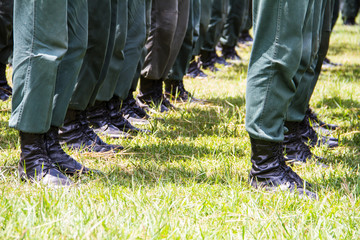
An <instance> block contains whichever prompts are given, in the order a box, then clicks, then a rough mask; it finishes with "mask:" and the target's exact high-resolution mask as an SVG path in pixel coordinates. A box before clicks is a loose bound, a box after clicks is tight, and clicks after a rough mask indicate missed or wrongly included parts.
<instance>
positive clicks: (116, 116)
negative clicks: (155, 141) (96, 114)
mask: <svg viewBox="0 0 360 240" xmlns="http://www.w3.org/2000/svg"><path fill="white" fill-rule="evenodd" d="M106 104H107V106H106V109H107V112H108V113H107V115H108V116H109V121H110V122H111V124H112V125H114V126H115V127H117V128H118V129H120V130H121V131H124V132H127V133H135V134H136V133H150V131H148V130H145V129H140V128H137V127H134V126H133V125H131V123H130V122H129V121H128V120H127V119H126V118H124V116H123V114H122V113H121V112H120V105H121V101H120V99H119V98H118V97H113V98H112V99H110V101H108V102H107V103H106Z"/></svg>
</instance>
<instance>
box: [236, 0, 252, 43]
mask: <svg viewBox="0 0 360 240" xmlns="http://www.w3.org/2000/svg"><path fill="white" fill-rule="evenodd" d="M242 2H243V4H244V6H246V9H245V11H244V14H243V20H242V23H243V24H242V25H241V26H240V36H239V42H240V43H245V44H246V43H252V41H253V38H252V37H251V35H250V33H249V32H250V29H251V28H252V0H242Z"/></svg>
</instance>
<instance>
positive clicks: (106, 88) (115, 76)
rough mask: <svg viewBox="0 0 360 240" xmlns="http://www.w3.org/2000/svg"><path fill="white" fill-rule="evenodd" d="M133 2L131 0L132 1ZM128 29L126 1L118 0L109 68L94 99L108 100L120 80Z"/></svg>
mask: <svg viewBox="0 0 360 240" xmlns="http://www.w3.org/2000/svg"><path fill="white" fill-rule="evenodd" d="M132 2H133V1H132ZM127 29H128V1H127V0H122V1H118V4H117V13H116V32H115V36H114V37H115V39H114V48H113V52H112V53H111V58H110V62H109V68H108V71H107V73H106V77H105V79H104V82H103V84H102V85H101V87H100V89H99V91H98V93H97V96H96V100H98V101H109V100H110V99H111V98H112V97H113V96H114V91H115V86H116V84H117V83H118V82H119V81H120V77H122V76H121V75H120V72H121V68H122V66H123V62H124V59H125V56H124V51H123V50H124V48H125V41H126V36H127Z"/></svg>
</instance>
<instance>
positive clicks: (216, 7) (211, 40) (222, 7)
mask: <svg viewBox="0 0 360 240" xmlns="http://www.w3.org/2000/svg"><path fill="white" fill-rule="evenodd" d="M228 6H229V3H228V0H213V3H212V7H211V18H210V23H209V27H208V30H207V33H206V35H205V39H204V43H203V45H202V46H201V50H202V51H208V52H212V51H214V50H215V47H216V45H217V44H218V42H219V40H220V37H221V33H222V31H223V28H224V24H225V21H226V16H227V13H228Z"/></svg>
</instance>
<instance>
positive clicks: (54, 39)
mask: <svg viewBox="0 0 360 240" xmlns="http://www.w3.org/2000/svg"><path fill="white" fill-rule="evenodd" d="M14 10H15V11H14V56H13V69H14V70H13V86H14V87H13V99H12V114H11V117H10V122H9V125H10V127H13V128H15V129H17V130H20V131H23V132H28V133H45V132H47V131H48V130H49V128H50V125H51V123H52V122H60V121H55V120H54V119H53V117H54V116H56V115H57V112H55V114H53V109H54V111H64V112H65V111H66V107H67V104H66V101H65V102H59V101H54V96H56V95H57V96H58V97H59V96H60V95H61V94H63V93H65V92H62V90H59V89H58V88H56V84H57V82H58V81H63V84H64V85H68V86H69V88H70V89H71V91H72V89H73V86H74V83H75V81H74V79H76V73H77V72H78V69H72V70H71V71H70V72H69V74H65V73H64V74H58V72H59V70H60V71H61V72H63V71H66V68H65V66H64V68H62V69H61V68H59V65H60V64H61V61H62V60H63V59H65V60H66V59H68V60H69V59H73V61H71V64H74V68H76V67H75V66H78V68H79V66H80V65H81V61H82V56H83V55H84V51H85V49H86V36H87V34H85V36H83V35H82V31H80V33H78V32H77V30H78V29H81V28H83V27H84V26H85V27H86V28H85V29H87V20H86V19H87V13H88V12H87V1H86V0H79V1H76V2H74V1H59V0H28V1H22V0H15V1H14ZM84 19H85V22H83V20H84ZM78 34H79V35H78ZM83 37H85V41H84V39H83ZM69 62H70V61H69ZM71 68H72V67H71ZM65 75H66V76H65ZM61 76H63V77H61ZM57 104H59V105H62V106H61V107H59V108H57V107H56V105H57ZM63 109H65V110H63ZM60 114H61V113H60Z"/></svg>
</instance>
